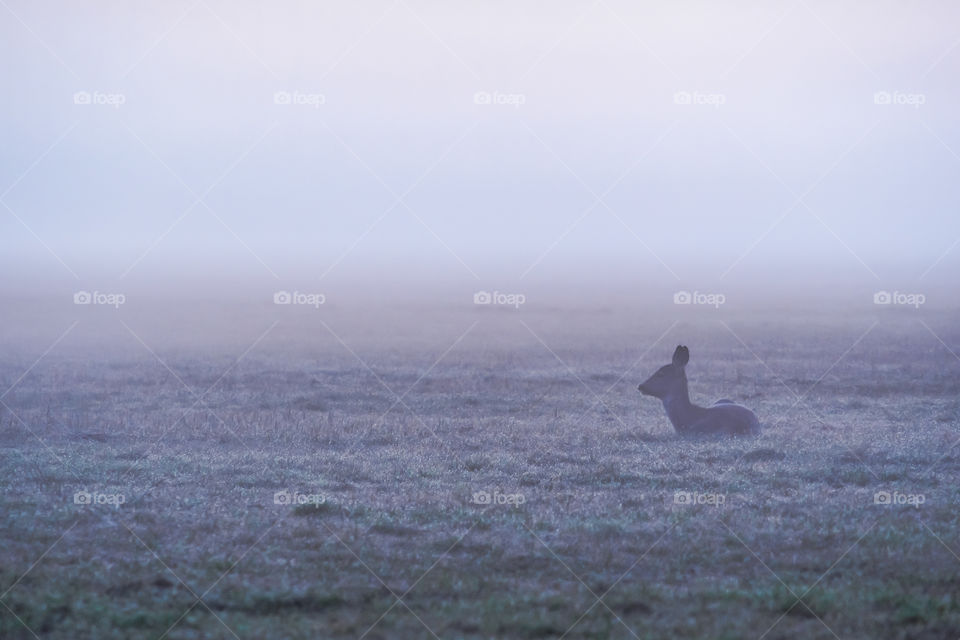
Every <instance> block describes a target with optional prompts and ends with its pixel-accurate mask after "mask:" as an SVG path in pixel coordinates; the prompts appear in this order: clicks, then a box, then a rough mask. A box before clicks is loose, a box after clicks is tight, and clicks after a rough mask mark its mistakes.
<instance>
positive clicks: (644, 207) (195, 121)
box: [0, 1, 960, 302]
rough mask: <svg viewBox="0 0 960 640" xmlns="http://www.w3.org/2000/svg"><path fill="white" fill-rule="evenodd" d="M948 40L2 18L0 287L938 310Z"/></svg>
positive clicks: (383, 12)
mask: <svg viewBox="0 0 960 640" xmlns="http://www.w3.org/2000/svg"><path fill="white" fill-rule="evenodd" d="M958 13H960V9H958V8H957V7H956V5H954V4H952V3H948V2H942V3H937V2H930V3H924V4H922V5H910V6H907V5H901V4H895V3H883V4H877V5H871V10H870V11H869V12H867V11H865V10H863V9H862V8H855V7H852V6H849V7H841V6H835V5H834V4H833V3H823V2H799V3H794V4H783V3H755V2H751V3H728V4H725V5H724V6H723V7H720V6H717V5H716V4H714V3H683V4H682V5H681V4H677V3H670V5H669V6H667V5H661V4H660V3H641V4H638V3H621V2H613V1H610V2H607V1H604V2H597V3H583V2H576V3H569V2H551V3H549V4H547V3H475V4H473V5H471V6H458V7H456V8H453V7H452V6H448V5H446V4H442V3H430V2H412V1H409V2H408V1H404V2H384V3H379V2H369V3H352V4H351V5H350V6H347V5H336V4H316V3H307V2H291V3H282V4H280V5H275V6H274V5H271V6H269V7H268V6H266V5H258V4H255V3H249V2H230V3H227V2H199V3H195V4H194V3H191V2H182V3H177V2H170V3H157V4H153V5H149V6H132V5H129V4H127V3H120V2H100V3H96V4H86V3H85V4H68V5H64V4H62V3H49V2H9V3H6V4H5V6H4V7H3V8H0V15H3V16H4V17H3V20H2V21H0V50H2V51H0V52H2V56H3V58H4V59H5V60H7V61H8V64H6V65H4V66H3V67H2V69H0V79H2V81H3V86H4V87H5V88H6V91H5V99H4V100H3V101H2V103H0V117H2V122H3V124H2V127H3V140H4V142H3V145H2V146H3V152H2V155H0V172H2V183H0V195H2V204H3V207H0V209H2V210H0V256H2V257H0V260H2V264H3V268H4V270H5V272H6V273H8V277H7V278H5V279H4V280H5V282H4V288H5V289H6V290H8V291H10V290H12V291H14V292H18V293H20V294H23V293H29V292H34V293H36V292H38V291H40V292H50V293H52V294H55V295H57V296H60V295H61V294H62V295H64V296H65V295H67V294H69V293H71V292H73V291H76V290H78V289H90V290H96V289H100V290H121V291H134V290H141V291H144V292H153V293H157V292H159V291H161V290H163V291H167V292H171V293H172V294H173V295H176V293H177V292H178V291H179V292H182V291H184V290H185V289H188V288H190V289H197V290H200V291H203V290H208V291H211V290H212V291H218V292H221V293H223V292H225V291H228V290H231V291H233V290H236V291H243V290H248V291H249V290H254V291H260V290H261V289H262V291H263V292H264V295H267V294H269V293H270V292H272V291H275V290H278V289H285V288H289V289H294V288H297V287H300V288H301V289H306V290H317V291H335V290H338V288H339V289H341V290H343V291H350V292H353V293H354V294H357V293H358V291H368V292H394V293H396V292H397V290H404V291H407V292H408V293H407V295H409V292H410V291H419V292H423V290H424V288H430V287H439V286H441V285H442V286H443V287H448V288H450V290H451V291H455V292H459V291H468V290H469V291H473V290H474V289H487V288H489V289H495V288H497V287H501V288H503V287H513V288H514V289H518V288H519V290H528V289H529V290H534V289H536V288H538V287H550V288H552V289H553V290H556V291H560V292H563V291H579V292H581V293H584V292H587V293H589V292H593V291H597V290H598V288H599V289H603V288H605V287H606V288H613V289H621V290H624V291H641V290H643V291H655V292H661V291H662V292H663V293H665V294H666V293H670V292H673V291H676V290H679V289H689V290H691V291H692V290H695V289H701V290H704V289H710V290H715V291H735V290H738V289H740V290H743V291H750V292H753V293H755V294H757V293H758V292H760V291H762V292H763V295H775V294H786V295H785V296H784V297H787V298H789V296H790V295H793V292H796V291H798V290H800V289H803V290H806V291H809V292H812V293H814V294H816V293H817V292H821V293H822V292H824V291H825V290H829V289H830V288H831V287H833V288H837V287H840V288H843V290H844V292H845V293H844V295H847V294H848V293H849V292H857V293H856V294H855V295H860V293H859V292H860V291H861V290H862V291H863V293H864V295H867V294H869V293H870V292H872V291H874V290H878V289H890V290H894V289H898V288H899V289H900V290H910V291H925V292H929V295H930V297H931V298H933V299H937V300H939V301H940V302H945V301H946V300H947V299H949V298H950V294H951V293H952V292H953V291H952V290H951V288H950V284H951V282H950V274H953V273H956V268H957V266H958V261H960V250H958V249H957V248H956V246H957V241H958V239H960V219H958V217H957V215H956V211H957V208H958V205H960V189H958V186H957V185H958V183H957V180H956V175H957V171H958V170H960V156H958V153H957V150H958V149H960V131H958V128H957V121H956V118H955V113H956V105H957V100H958V97H960V96H958V88H957V85H956V82H955V80H956V77H957V72H958V65H960V47H958V46H957V44H958V41H957V37H958V34H957V31H956V28H955V25H956V24H957V23H958V20H957V18H958V15H957V14H958ZM935 291H939V292H940V294H939V298H938V295H937V294H935V293H934V292H935ZM258 295H259V293H258ZM398 295H399V294H398ZM454 295H460V294H459V293H456V294H454ZM657 295H660V294H659V293H658V294H657ZM658 299H659V298H658Z"/></svg>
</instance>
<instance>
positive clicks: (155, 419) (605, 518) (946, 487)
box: [0, 303, 960, 640]
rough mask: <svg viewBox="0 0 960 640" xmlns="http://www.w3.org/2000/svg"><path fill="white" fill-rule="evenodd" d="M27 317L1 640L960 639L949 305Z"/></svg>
mask: <svg viewBox="0 0 960 640" xmlns="http://www.w3.org/2000/svg"><path fill="white" fill-rule="evenodd" d="M11 309H12V307H9V308H8V310H7V311H5V312H4V314H5V316H4V325H3V326H4V333H3V336H2V339H0V349H2V353H3V357H2V358H0V382H2V384H0V392H3V391H4V390H8V388H9V390H8V391H7V392H6V393H4V394H3V395H2V396H0V400H2V402H3V404H2V405H0V452H2V453H0V479H2V483H3V491H2V492H0V604H2V606H0V637H2V638H11V639H14V638H16V639H19V638H35V637H36V638H51V639H61V638H62V639H74V638H152V639H157V638H171V639H181V638H183V639H186V638H291V639H292V638H354V639H356V638H369V639H374V638H507V637H509V638H680V637H684V638H729V639H733V638H753V639H770V640H772V639H776V638H800V637H802V638H839V639H842V640H849V639H854V638H881V637H882V638H901V639H907V638H954V639H955V638H957V637H958V636H960V557H958V554H960V517H958V513H960V511H958V509H957V504H958V500H960V486H958V482H957V481H958V476H960V446H957V443H958V440H960V376H958V372H960V359H958V358H957V356H956V355H955V353H954V352H957V351H958V350H960V330H958V326H960V324H958V322H957V320H958V316H957V314H956V312H952V311H934V310H926V309H924V310H920V311H918V312H917V310H913V309H906V310H903V311H900V310H893V309H879V310H878V309H874V308H860V309H853V310H845V311H842V312H841V311H836V310H834V311H822V312H815V311H808V312H803V313H802V312H795V311H794V312H786V311H777V312H769V313H766V314H757V313H740V312H737V311H736V310H724V309H721V310H716V309H704V310H702V311H701V310H692V309H690V310H681V311H683V313H678V312H677V311H676V310H673V309H671V310H669V311H668V312H662V313H644V312H642V311H638V310H633V311H631V312H630V313H629V314H626V313H622V312H620V311H619V310H618V308H617V306H616V305H612V304H611V305H608V306H604V305H599V306H592V307H589V308H581V309H577V308H564V309H560V308H551V307H548V306H542V307H537V306H535V305H532V304H530V305H528V307H526V308H521V309H519V310H517V309H513V308H477V307H474V306H473V305H469V304H465V305H463V306H461V307H457V308H456V309H454V310H446V311H432V310H429V309H428V310H424V309H418V308H416V307H414V306H412V305H411V306H410V307H409V308H403V309H399V310H396V309H395V310H393V311H391V312H390V313H386V312H376V311H371V312H369V313H358V312H355V311H352V310H351V311H347V310H345V309H340V308H337V307H336V306H335V305H332V304H331V305H328V306H326V307H321V308H319V309H314V308H312V307H304V308H293V307H273V306H269V307H267V306H264V307H257V308H237V309H221V310H220V312H219V313H211V314H207V315H202V314H201V315H200V316H196V317H194V316H189V314H188V315H186V316H184V315H182V314H181V315H178V314H177V313H173V312H169V313H156V312H154V311H151V310H147V309H138V308H137V307H136V306H135V304H132V303H131V304H130V307H129V308H127V309H120V310H116V309H109V308H104V309H93V308H78V309H68V310H67V311H66V312H64V313H63V314H61V315H59V316H55V315H54V316H51V315H49V314H45V313H41V312H40V311H37V312H35V314H36V315H35V316H32V315H30V313H27V312H21V311H13V310H11ZM87 312H89V313H87ZM31 313H33V312H31ZM39 317H43V318H46V320H45V321H43V322H40V321H34V320H36V318H39ZM53 317H56V318H57V319H56V320H52V319H50V318H53ZM74 323H75V324H74ZM65 330H66V333H65V334H64V331H65ZM58 337H59V338H58ZM679 343H682V344H686V345H688V346H689V347H690V351H691V361H690V364H689V365H688V375H689V377H690V389H691V395H692V398H693V400H694V401H695V402H700V403H701V404H708V403H712V402H713V401H714V400H715V399H717V398H720V397H728V398H731V399H734V400H736V401H738V402H742V403H744V404H746V405H748V406H750V407H751V408H752V409H753V410H754V411H755V412H756V413H757V415H758V416H759V418H760V421H761V423H762V424H763V426H764V431H763V433H762V435H761V436H759V437H757V438H741V439H731V438H726V439H704V440H689V439H683V438H679V437H678V436H676V435H675V434H674V432H673V429H672V427H671V426H670V424H669V422H668V421H667V418H666V416H665V415H664V412H663V409H662V407H661V405H660V403H659V402H658V401H656V400H654V399H652V398H644V397H641V396H640V394H639V393H638V392H637V391H636V386H637V384H638V383H639V382H641V381H642V380H643V379H644V378H646V376H648V375H649V374H650V373H651V372H653V371H654V370H655V369H656V367H659V366H660V365H662V364H665V363H667V362H668V361H669V358H670V354H671V353H672V352H673V349H674V347H675V346H676V345H677V344H679ZM51 345H53V346H51ZM25 372H26V373H25Z"/></svg>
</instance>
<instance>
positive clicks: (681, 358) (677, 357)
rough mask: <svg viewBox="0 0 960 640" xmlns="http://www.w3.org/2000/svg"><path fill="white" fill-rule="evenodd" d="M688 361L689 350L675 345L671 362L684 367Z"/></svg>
mask: <svg viewBox="0 0 960 640" xmlns="http://www.w3.org/2000/svg"><path fill="white" fill-rule="evenodd" d="M688 362H690V350H689V349H687V348H686V347H682V346H680V345H677V350H676V351H674V352H673V364H675V365H677V366H678V367H685V366H686V365H687V363H688Z"/></svg>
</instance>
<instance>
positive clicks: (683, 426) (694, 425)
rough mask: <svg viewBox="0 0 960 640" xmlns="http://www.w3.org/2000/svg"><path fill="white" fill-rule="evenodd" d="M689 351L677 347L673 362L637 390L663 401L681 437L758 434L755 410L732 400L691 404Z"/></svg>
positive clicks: (660, 369)
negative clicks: (703, 405) (688, 365)
mask: <svg viewBox="0 0 960 640" xmlns="http://www.w3.org/2000/svg"><path fill="white" fill-rule="evenodd" d="M689 361H690V350H689V349H687V348H686V347H683V346H678V347H677V350H676V351H674V352H673V362H672V363H670V364H668V365H664V366H662V367H660V368H659V369H658V370H657V372H656V373H654V374H653V375H652V376H650V377H649V378H648V379H647V381H646V382H644V383H643V384H641V385H640V386H639V387H637V389H638V390H639V391H640V393H642V394H643V395H645V396H653V397H655V398H660V400H662V401H663V408H664V409H665V410H666V412H667V417H668V418H670V422H672V423H673V428H674V429H676V430H677V433H679V434H680V435H713V434H716V435H737V436H744V435H759V433H760V422H759V421H758V420H757V416H755V415H754V413H753V411H750V409H747V408H746V407H744V406H741V405H739V404H736V403H734V402H732V401H730V400H727V399H723V400H717V401H716V403H714V405H713V406H712V407H698V406H697V405H695V404H693V403H692V402H690V394H689V392H688V391H687V374H686V372H685V371H684V367H686V366H687V362H689Z"/></svg>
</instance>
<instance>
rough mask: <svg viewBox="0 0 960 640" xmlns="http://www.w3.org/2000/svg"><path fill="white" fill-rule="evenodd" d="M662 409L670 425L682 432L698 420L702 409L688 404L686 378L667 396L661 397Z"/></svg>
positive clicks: (690, 403)
mask: <svg viewBox="0 0 960 640" xmlns="http://www.w3.org/2000/svg"><path fill="white" fill-rule="evenodd" d="M663 408H664V410H665V411H666V412H667V417H668V418H670V423H671V424H673V428H674V429H676V430H677V431H683V430H684V429H685V428H686V427H688V426H690V425H691V424H693V423H694V422H696V421H697V419H698V418H700V416H701V414H702V413H703V411H704V409H703V407H698V406H697V405H695V404H693V403H692V402H690V393H689V391H688V390H687V378H686V376H684V377H683V380H682V381H681V383H680V385H679V386H678V387H677V389H676V390H674V391H672V392H671V393H670V394H669V395H666V396H664V397H663Z"/></svg>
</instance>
